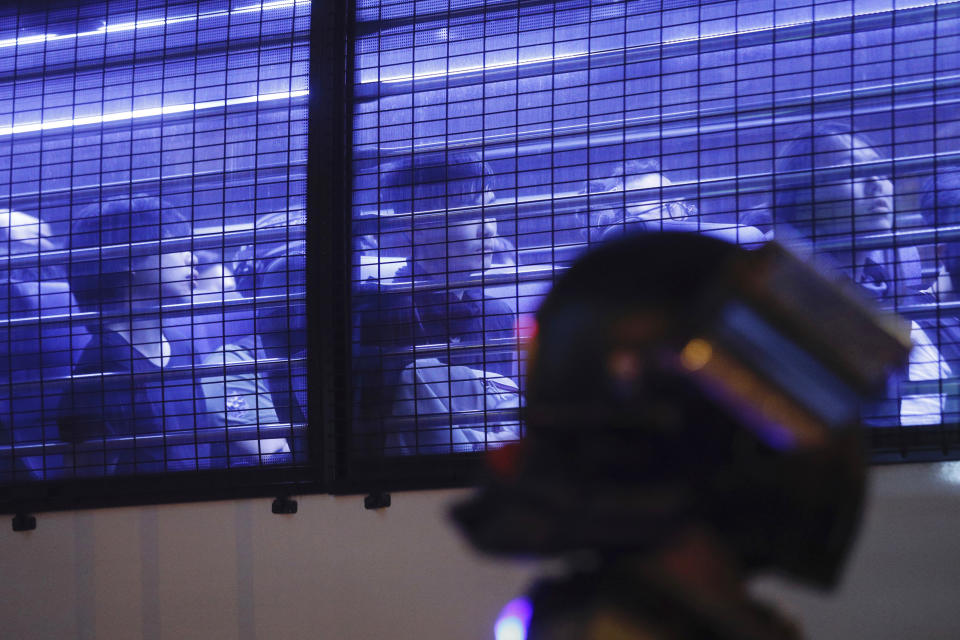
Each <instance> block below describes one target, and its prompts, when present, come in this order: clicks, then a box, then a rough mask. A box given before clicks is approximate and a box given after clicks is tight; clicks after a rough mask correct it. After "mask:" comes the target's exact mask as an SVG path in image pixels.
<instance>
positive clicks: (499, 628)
mask: <svg viewBox="0 0 960 640" xmlns="http://www.w3.org/2000/svg"><path fill="white" fill-rule="evenodd" d="M532 616H533V604H531V602H530V600H529V599H528V598H526V597H520V598H514V599H513V600H511V601H510V602H508V603H507V604H506V606H504V607H503V610H502V611H501V612H500V616H499V617H498V618H497V622H496V624H495V625H494V627H493V636H494V638H495V639H496V640H526V637H527V629H529V627H530V618H531V617H532Z"/></svg>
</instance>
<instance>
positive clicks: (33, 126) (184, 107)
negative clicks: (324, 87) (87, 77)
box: [0, 89, 310, 136]
mask: <svg viewBox="0 0 960 640" xmlns="http://www.w3.org/2000/svg"><path fill="white" fill-rule="evenodd" d="M309 93H310V92H309V91H307V90H306V89H303V90H300V91H278V92H276V93H262V94H260V95H254V96H243V97H240V98H229V99H227V100H208V101H206V102H197V103H187V104H173V105H167V106H163V107H150V108H147V109H133V110H131V111H116V112H113V113H103V114H100V115H96V116H84V117H82V118H64V119H58V120H47V121H42V122H30V123H26V124H17V125H13V126H10V127H0V136H8V135H11V134H14V133H29V132H32V131H48V130H50V129H64V128H67V127H80V126H83V125H89V124H101V123H106V122H120V121H124V120H135V119H139V118H151V117H154V116H162V115H170V114H174V113H188V112H193V111H206V110H208V109H222V108H224V107H232V106H236V105H240V104H251V103H255V102H272V101H275V100H290V99H293V98H299V97H302V96H305V95H308V94H309Z"/></svg>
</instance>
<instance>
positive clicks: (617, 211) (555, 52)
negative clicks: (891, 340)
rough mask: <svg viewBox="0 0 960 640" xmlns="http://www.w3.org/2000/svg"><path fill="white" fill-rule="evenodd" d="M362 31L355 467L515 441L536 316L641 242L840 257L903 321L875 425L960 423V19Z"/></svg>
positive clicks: (370, 24) (720, 5)
mask: <svg viewBox="0 0 960 640" xmlns="http://www.w3.org/2000/svg"><path fill="white" fill-rule="evenodd" d="M355 19H356V26H355V31H354V33H353V36H354V39H353V41H352V46H353V49H352V50H353V53H354V60H353V62H354V71H355V72H354V76H353V87H352V90H353V95H354V97H355V100H354V102H353V104H352V108H353V115H354V121H353V122H354V147H353V161H354V183H353V203H354V208H353V211H352V218H353V225H354V226H353V229H354V234H353V247H354V250H353V265H354V269H353V278H354V282H353V286H354V307H353V318H354V345H353V347H354V354H355V372H356V378H355V388H354V390H355V393H354V396H355V410H354V414H355V416H356V421H355V425H354V426H355V429H354V431H355V434H356V443H355V444H356V447H357V450H358V451H360V452H361V453H372V454H376V455H382V454H384V453H386V454H387V455H403V454H414V453H433V452H451V451H454V452H455V451H471V450H478V449H484V448H487V447H490V446H495V445H496V444H498V443H500V442H504V441H508V440H512V439H516V438H518V437H519V436H520V435H521V433H520V426H519V422H518V414H519V410H518V408H519V407H520V406H521V405H522V389H523V385H524V381H523V376H524V365H523V360H522V357H521V349H520V343H521V341H522V340H523V338H524V334H525V332H526V331H527V330H528V329H527V328H528V327H530V326H531V325H532V313H533V311H534V310H535V309H536V307H537V304H538V303H539V301H540V300H541V299H542V296H543V295H544V294H545V292H546V291H547V290H548V289H549V286H550V283H551V281H552V279H553V278H554V277H555V275H556V274H557V272H558V271H560V270H563V269H564V268H565V267H566V266H567V265H569V264H570V262H571V261H572V260H573V259H574V258H575V257H576V256H577V255H579V254H580V253H581V252H582V251H584V250H585V249H586V248H588V247H589V246H591V245H592V244H594V243H597V242H602V241H603V240H605V239H607V238H610V237H612V236H614V235H616V234H618V233H621V232H623V231H624V230H627V229H647V230H656V229H688V230H694V231H698V232H701V233H709V234H713V235H716V236H719V237H723V238H727V239H729V240H731V241H734V242H738V243H741V244H744V245H747V246H750V245H753V244H755V243H758V242H762V241H764V240H767V239H770V238H773V237H779V238H781V239H785V238H788V239H792V241H795V242H799V243H800V244H803V245H806V246H808V247H810V248H812V249H813V251H814V252H816V253H821V254H825V255H827V256H829V259H831V260H832V261H833V262H834V263H835V264H836V265H837V266H838V267H839V269H841V270H842V271H843V272H844V273H846V274H847V275H848V276H849V277H850V278H851V279H853V280H854V281H855V282H856V284H857V285H858V286H859V287H860V288H861V289H862V290H863V291H864V293H865V294H867V295H868V296H870V297H872V298H874V299H876V300H878V301H879V302H880V303H881V304H882V305H883V306H885V307H887V308H890V309H896V310H898V311H900V312H902V313H905V314H906V315H908V317H910V318H911V319H912V321H913V324H912V327H913V338H914V342H915V343H916V347H915V348H914V351H913V354H912V356H911V361H910V366H909V371H908V372H907V375H906V376H905V377H904V379H903V380H901V381H900V382H899V383H897V385H896V389H894V390H892V391H891V393H890V397H889V398H888V399H887V400H886V401H885V402H883V403H881V404H879V405H877V406H876V407H872V408H871V409H870V410H869V414H870V415H869V416H868V418H869V422H870V423H871V424H874V425H896V426H918V425H937V424H943V423H950V422H954V421H955V420H956V416H955V415H953V414H954V413H955V410H954V409H952V405H953V404H955V403H954V402H953V400H952V397H948V396H950V392H951V390H954V389H955V387H956V385H955V384H953V383H952V382H951V380H952V379H953V376H954V375H956V373H957V372H958V371H960V347H958V344H960V330H958V329H957V326H955V325H958V323H960V320H958V317H960V314H958V312H957V308H958V305H960V303H958V301H957V299H956V293H955V290H954V286H958V287H960V284H957V285H954V277H955V275H954V274H956V277H957V278H960V195H958V194H960V169H957V163H958V158H960V119H958V117H957V115H956V113H957V111H956V108H955V107H956V101H957V99H958V96H960V93H958V89H957V82H956V79H957V78H958V77H960V75H958V74H960V38H958V37H957V35H956V34H957V33H958V28H960V5H958V4H956V3H951V2H896V3H894V2H890V1H889V0H858V1H857V2H826V1H824V2H819V1H815V0H814V1H811V0H798V1H797V2H789V3H779V2H778V3H777V5H776V7H774V6H773V5H772V4H771V3H768V2H759V1H757V2H753V1H743V2H702V3H700V2H696V1H695V0H678V1H676V2H670V3H659V2H648V1H646V0H636V1H630V2H626V3H624V2H606V1H603V0H556V1H555V2H547V3H541V4H537V5H535V6H523V7H519V8H517V7H514V6H513V5H506V4H499V3H479V2H466V1H465V2H457V1H455V0H449V1H446V2H437V3H414V2H389V3H387V2H378V1H376V0H368V1H365V2H363V3H361V4H360V5H358V6H357V9H356V14H355ZM954 254H956V255H954Z"/></svg>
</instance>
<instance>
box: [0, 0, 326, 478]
mask: <svg viewBox="0 0 960 640" xmlns="http://www.w3.org/2000/svg"><path fill="white" fill-rule="evenodd" d="M309 10H310V4H309V2H304V1H301V0H295V1H294V0H290V1H282V2H280V1H277V2H254V1H251V2H243V1H240V0H238V1H236V2H220V1H209V0H194V1H190V2H159V1H152V0H148V1H146V2H144V1H130V0H112V1H109V2H104V1H100V2H76V3H72V4H71V3H67V2H61V3H55V4H51V5H50V6H49V7H46V6H45V5H43V4H41V5H40V8H37V7H36V6H31V5H30V4H29V3H19V9H18V8H17V6H14V7H12V8H5V9H3V10H2V11H0V75H2V78H3V79H2V82H0V257H2V261H0V268H2V269H3V276H2V277H3V287H2V293H0V300H2V304H3V308H2V310H0V352H2V356H0V376H2V378H3V380H2V384H0V485H24V484H29V483H33V482H37V481H44V480H60V479H73V478H82V477H89V476H114V475H116V476H121V475H124V476H129V475H139V474H157V473H166V472H179V471H198V470H207V469H227V468H231V469H232V468H238V467H262V466H268V465H290V464H298V463H303V462H305V461H306V446H305V431H304V430H305V423H306V411H307V407H306V403H305V389H306V378H305V376H306V374H305V364H304V363H305V361H306V354H305V343H306V339H305V326H304V325H305V323H304V308H305V307H304V296H305V291H304V284H303V283H304V270H305V267H304V254H305V249H304V224H305V220H306V215H305V182H306V180H305V165H306V133H307V130H306V129H307V124H306V123H307V107H306V101H307V89H308V82H307V73H308V68H307V67H308V38H307V36H308V32H309Z"/></svg>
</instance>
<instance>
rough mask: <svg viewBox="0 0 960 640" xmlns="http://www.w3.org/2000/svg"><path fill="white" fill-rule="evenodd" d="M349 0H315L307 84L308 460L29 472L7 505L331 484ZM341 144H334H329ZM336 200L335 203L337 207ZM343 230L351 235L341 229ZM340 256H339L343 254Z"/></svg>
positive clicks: (61, 506)
mask: <svg viewBox="0 0 960 640" xmlns="http://www.w3.org/2000/svg"><path fill="white" fill-rule="evenodd" d="M80 4H81V3H75V2H66V1H64V0H53V1H48V2H40V3H39V4H38V3H36V2H33V3H30V4H29V5H27V4H26V3H18V5H19V6H22V7H24V10H29V11H34V12H42V11H44V10H50V9H53V8H63V7H64V6H70V7H73V6H78V5H80ZM347 16H348V13H347V3H345V2H323V1H322V0H313V2H311V4H310V30H309V47H310V54H309V79H308V84H309V91H310V95H309V98H308V100H307V118H308V122H307V140H308V148H307V165H306V177H307V193H306V206H307V211H308V215H307V223H306V238H307V256H306V258H307V259H306V270H307V272H306V287H307V291H308V292H311V293H309V294H308V295H307V298H306V313H307V323H308V327H317V329H319V330H308V332H307V340H308V353H309V354H310V357H308V364H307V381H308V407H309V409H308V417H307V428H306V433H307V436H306V438H307V456H308V457H307V461H306V462H305V463H289V464H282V465H281V464H275V465H269V464H268V465H261V466H251V467H246V468H239V467H238V468H226V469H210V470H201V471H171V472H166V473H160V474H149V475H148V474H142V475H118V476H101V477H96V478H66V479H60V480H43V481H28V482H22V483H19V484H14V485H5V486H0V513H6V514H24V513H36V512H44V511H59V510H72V509H89V508H101V507H118V506H130V505H143V504H163V503H180V502H196V501H204V500H224V499H236V498H254V497H288V496H292V495H299V494H308V493H324V492H328V491H329V490H330V489H331V486H332V480H333V477H334V473H333V470H334V455H335V453H334V450H333V449H334V445H335V437H334V436H335V430H336V427H335V425H336V411H335V410H334V405H335V404H336V401H337V400H336V399H337V397H338V393H339V391H338V389H337V384H336V379H337V377H338V374H336V372H335V366H334V364H333V362H334V361H333V358H332V357H331V356H330V355H328V357H318V356H322V354H331V355H332V354H334V353H335V351H336V349H337V348H339V347H338V345H340V344H342V342H341V341H340V340H338V339H336V338H335V337H334V336H333V335H332V333H331V332H332V331H333V330H334V327H336V326H337V315H338V314H336V313H335V312H333V310H334V309H335V304H340V305H341V308H342V309H344V310H346V309H347V307H346V306H345V305H344V303H343V301H342V298H341V297H340V296H341V295H342V290H343V289H344V287H342V286H341V287H338V286H337V285H336V283H335V281H334V280H335V279H334V278H332V277H331V274H333V273H335V271H336V269H337V268H338V266H337V265H338V264H340V263H342V262H343V259H342V258H343V255H344V254H343V251H342V250H341V249H339V248H338V245H339V244H341V243H338V242H336V241H334V240H333V237H332V236H331V235H330V234H331V232H332V231H334V230H337V229H338V228H339V227H340V226H342V225H341V224H339V223H338V220H337V216H335V215H321V213H318V212H324V211H325V210H326V211H330V210H337V209H338V208H340V209H342V208H345V207H344V203H343V199H344V191H343V189H342V188H341V185H342V184H343V182H342V181H343V179H344V178H345V177H346V176H347V174H348V170H349V163H348V162H346V153H345V152H338V150H339V151H344V150H348V149H349V147H348V145H347V138H346V131H347V129H345V128H344V126H345V124H347V119H346V116H345V114H346V109H345V105H346V102H345V100H344V99H343V97H344V88H345V83H344V78H345V75H344V73H345V65H346V63H347V61H348V58H347V56H346V55H345V49H344V47H343V43H344V42H346V34H347V22H346V20H347ZM331 144H333V145H334V146H335V147H337V149H334V150H333V152H331V150H330V148H329V147H330V146H331ZM331 207H332V209H331ZM341 236H343V237H345V234H343V233H342V232H341ZM338 258H339V259H340V262H339V263H338Z"/></svg>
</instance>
